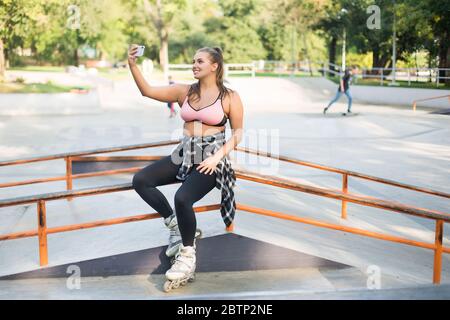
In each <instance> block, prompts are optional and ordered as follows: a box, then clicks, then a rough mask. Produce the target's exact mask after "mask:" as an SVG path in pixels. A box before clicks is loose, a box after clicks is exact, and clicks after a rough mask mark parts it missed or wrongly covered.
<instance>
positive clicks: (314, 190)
mask: <svg viewBox="0 0 450 320" xmlns="http://www.w3.org/2000/svg"><path fill="white" fill-rule="evenodd" d="M178 142H179V140H178V141H163V142H158V143H151V144H145V145H134V146H124V147H116V148H105V149H96V150H89V151H84V152H76V153H66V154H58V155H51V156H44V157H35V158H28V159H19V160H11V161H3V162H0V166H7V165H16V164H23V163H30V162H37V161H46V160H54V159H66V164H67V163H70V165H66V170H67V173H66V176H64V177H55V178H46V179H34V180H28V181H24V182H20V183H19V182H14V183H3V184H1V185H0V187H7V186H17V185H24V184H30V183H40V182H48V181H57V180H64V179H66V181H69V179H70V181H72V179H75V178H83V177H92V176H100V175H106V174H115V173H123V172H136V171H138V170H140V169H141V168H140V167H133V168H126V169H117V170H107V171H100V172H95V173H87V174H77V175H72V166H71V163H72V162H73V161H124V160H130V161H131V160H146V161H147V160H157V159H160V158H161V156H126V157H100V156H96V157H85V156H86V155H92V154H96V153H104V152H116V151H125V150H132V149H139V148H149V147H158V146H165V145H170V144H175V143H178ZM236 150H237V151H242V152H247V153H253V154H257V155H260V156H266V157H270V158H274V159H277V160H281V161H286V162H290V163H294V164H297V165H303V166H308V167H313V168H316V169H320V170H326V171H329V172H335V173H339V174H342V175H343V184H342V191H338V190H332V189H326V188H318V187H313V186H309V185H304V184H300V183H297V182H295V181H292V180H289V179H281V178H278V177H273V176H264V175H261V174H257V173H252V172H249V171H243V170H236V177H237V178H238V179H243V180H248V181H253V182H256V183H263V184H267V185H271V186H275V187H281V188H287V189H291V190H296V191H300V192H305V193H309V194H314V195H317V196H321V197H327V198H332V199H336V200H338V201H341V202H342V209H341V217H342V218H344V219H345V218H346V217H347V211H346V204H347V202H352V203H356V204H359V205H363V206H368V207H375V208H380V209H384V210H388V211H394V212H398V213H402V214H408V215H414V216H418V217H422V218H427V219H432V220H435V222H436V229H435V242H434V243H426V242H421V241H416V240H411V239H406V238H401V237H397V236H392V235H388V234H382V233H376V232H371V231H367V230H363V229H357V228H352V227H346V226H342V225H336V224H332V223H327V222H323V221H319V220H314V219H306V218H300V217H297V216H294V215H288V214H286V213H281V212H275V211H270V210H266V209H263V208H257V207H252V206H248V205H244V204H241V203H237V204H236V206H237V209H238V210H242V211H246V212H250V213H255V214H260V215H265V216H270V217H274V218H279V219H284V220H290V221H295V222H300V223H305V224H310V225H314V226H317V227H322V228H328V229H333V230H339V231H345V232H349V233H353V234H358V235H362V236H366V237H371V238H376V239H382V240H386V241H392V242H397V243H402V244H406V245H411V246H416V247H421V248H425V249H431V250H434V265H433V283H435V284H438V283H440V280H441V270H442V254H443V253H450V248H448V247H445V246H444V245H443V232H444V222H450V215H449V214H447V213H443V212H439V211H435V210H429V209H423V208H416V207H413V206H409V205H405V204H401V203H397V202H392V201H387V200H382V199H378V198H373V197H368V196H363V195H356V194H352V193H349V192H348V177H349V176H353V177H357V178H362V179H366V180H371V181H374V182H378V183H384V184H389V185H393V186H397V187H401V188H406V189H409V190H412V191H415V192H423V193H428V194H431V195H435V196H439V197H444V198H450V195H449V194H447V193H444V192H440V191H435V190H431V189H426V188H419V187H416V186H411V185H407V184H403V183H399V182H396V181H392V180H386V179H382V178H378V177H373V176H369V175H365V174H361V173H357V172H352V171H347V170H342V169H338V168H332V167H327V166H324V165H320V164H315V163H311V162H306V161H301V160H297V159H293V158H288V157H283V156H277V155H272V154H270V153H265V152H261V151H257V150H250V149H245V148H239V147H238V148H236ZM67 189H68V190H66V191H61V192H54V193H47V194H40V195H34V196H25V197H19V198H12V199H4V200H0V208H1V207H9V206H16V205H23V204H29V203H36V204H37V214H38V228H37V230H29V231H23V232H17V233H11V234H7V235H2V236H0V241H1V240H12V239H19V238H25V237H34V236H37V237H38V239H39V256H40V265H41V266H44V265H47V264H48V245H47V235H48V234H52V233H59V232H67V231H73V230H79V229H86V228H93V227H101V226H108V225H113V224H120V223H127V222H134V221H142V220H147V219H155V218H160V215H159V214H158V213H150V214H141V215H135V216H129V217H123V218H115V219H109V220H100V221H93V222H88V223H83V224H75V225H66V226H59V227H53V228H47V223H46V205H45V204H46V202H47V201H53V200H58V199H67V200H70V199H72V198H75V197H82V196H92V195H97V194H104V193H110V192H121V191H126V190H130V189H132V186H131V183H125V184H120V185H113V186H106V187H97V188H87V189H79V190H72V183H71V182H70V183H69V182H67ZM217 209H219V204H213V205H207V206H200V207H196V208H195V209H194V210H195V211H196V212H205V211H211V210H217ZM232 230H233V225H231V226H230V227H229V228H227V231H232Z"/></svg>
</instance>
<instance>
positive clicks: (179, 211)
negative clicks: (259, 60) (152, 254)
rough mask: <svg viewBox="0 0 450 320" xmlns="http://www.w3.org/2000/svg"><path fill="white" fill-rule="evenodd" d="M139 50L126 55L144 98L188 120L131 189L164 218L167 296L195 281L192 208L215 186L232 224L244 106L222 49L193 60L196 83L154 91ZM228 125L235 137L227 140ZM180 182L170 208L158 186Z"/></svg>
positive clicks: (201, 53)
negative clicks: (231, 84)
mask: <svg viewBox="0 0 450 320" xmlns="http://www.w3.org/2000/svg"><path fill="white" fill-rule="evenodd" d="M136 51H137V45H133V46H132V47H131V48H130V50H129V54H128V63H129V66H130V70H131V73H132V75H133V78H134V80H135V82H136V85H137V86H138V88H139V90H140V92H141V94H142V95H143V96H146V97H149V98H151V99H155V100H158V101H162V102H178V105H179V106H180V108H181V109H180V115H181V118H182V119H183V120H184V121H185V123H184V126H183V138H182V141H181V143H180V144H179V145H178V146H177V147H176V148H175V149H174V150H173V151H172V152H171V154H170V155H168V156H166V157H164V158H162V159H160V160H158V161H156V162H154V163H152V164H150V165H148V166H146V167H144V168H143V169H141V170H140V171H139V172H137V173H136V174H135V175H134V177H133V188H134V190H135V191H136V192H137V193H138V194H139V195H140V196H141V198H142V199H143V200H144V201H145V202H147V203H148V204H149V205H150V206H151V207H152V208H153V209H155V210H156V211H157V212H158V213H159V214H160V215H161V216H162V217H163V218H164V223H165V225H166V226H167V227H168V228H169V230H170V236H169V246H168V248H167V251H166V254H167V255H168V256H170V257H173V256H175V258H174V261H173V265H172V267H171V268H170V269H169V270H168V271H167V272H166V278H167V282H166V283H165V285H164V289H165V290H166V291H169V290H170V289H172V288H177V287H178V286H179V285H184V284H186V283H187V281H190V280H193V279H194V273H195V268H196V245H195V238H196V233H197V227H196V226H197V222H196V218H195V213H194V210H193V205H194V203H195V202H197V201H199V200H200V199H202V198H203V197H204V196H205V195H206V194H207V193H209V192H210V191H211V190H212V189H214V187H216V188H218V189H219V190H220V191H221V206H220V212H221V215H222V218H223V221H224V223H225V225H226V226H229V225H231V223H232V221H233V218H234V214H235V210H236V204H235V200H234V192H233V188H234V185H235V181H236V177H235V173H234V170H233V168H232V166H231V162H230V160H229V156H228V154H229V152H230V151H231V150H233V149H234V148H235V147H236V146H237V145H238V144H239V142H240V141H241V140H242V124H243V106H242V102H241V99H240V97H239V94H238V93H237V92H236V91H234V90H231V89H229V88H226V87H225V86H224V84H223V73H224V64H223V55H222V51H221V49H220V48H217V47H216V48H209V47H204V48H201V49H199V50H197V52H196V54H195V56H194V59H193V61H192V63H193V66H192V71H193V74H194V78H195V79H197V80H198V81H197V82H195V83H192V84H190V85H187V84H178V83H176V84H172V85H169V86H159V87H155V86H150V85H149V84H148V83H147V82H146V81H145V79H144V77H143V76H142V74H141V72H140V71H139V69H138V67H137V65H136V56H135V54H136ZM228 120H230V126H231V129H232V135H231V137H230V139H228V141H227V140H226V139H225V125H226V123H227V122H228ZM174 182H182V184H181V186H180V188H179V189H178V190H177V192H176V194H175V199H174V203H175V208H173V209H172V208H171V206H170V205H169V202H168V201H167V199H166V197H165V196H164V195H163V194H162V193H161V192H160V191H159V190H158V189H157V187H158V186H162V185H167V184H171V183H174Z"/></svg>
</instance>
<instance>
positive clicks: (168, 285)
mask: <svg viewBox="0 0 450 320" xmlns="http://www.w3.org/2000/svg"><path fill="white" fill-rule="evenodd" d="M170 290H172V282H171V281H169V280H167V281H166V282H164V291H165V292H170Z"/></svg>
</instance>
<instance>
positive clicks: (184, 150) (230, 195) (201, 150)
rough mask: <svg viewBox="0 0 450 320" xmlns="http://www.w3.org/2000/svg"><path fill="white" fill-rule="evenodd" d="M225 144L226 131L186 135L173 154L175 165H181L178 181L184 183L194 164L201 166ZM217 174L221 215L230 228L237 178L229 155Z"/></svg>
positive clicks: (217, 170)
mask: <svg viewBox="0 0 450 320" xmlns="http://www.w3.org/2000/svg"><path fill="white" fill-rule="evenodd" d="M225 143H226V140H225V131H221V132H218V133H216V134H213V135H209V136H203V137H202V136H192V137H190V136H187V135H184V136H183V139H182V141H181V143H180V144H179V145H178V146H177V147H176V148H175V149H174V150H173V151H172V153H171V158H172V161H173V163H175V164H181V166H180V169H179V170H178V174H177V176H176V177H177V179H179V180H181V181H184V180H185V179H186V177H187V176H188V175H189V173H190V172H191V170H192V168H193V166H194V164H200V162H202V161H203V160H204V159H206V158H208V157H209V156H211V155H213V154H215V153H216V152H217V151H218V150H219V149H220V148H221V147H222V146H223V145H224V144H225ZM215 174H216V188H217V189H219V190H220V191H221V194H222V199H221V204H220V213H221V215H222V219H223V222H224V223H225V225H226V226H227V227H228V226H230V225H231V223H232V222H233V219H234V214H235V212H236V202H235V199H234V191H233V188H234V186H235V183H236V176H235V173H234V170H233V168H232V166H231V162H230V159H229V157H228V155H227V156H225V157H223V158H222V159H221V160H220V161H219V163H218V164H217V167H216V170H215Z"/></svg>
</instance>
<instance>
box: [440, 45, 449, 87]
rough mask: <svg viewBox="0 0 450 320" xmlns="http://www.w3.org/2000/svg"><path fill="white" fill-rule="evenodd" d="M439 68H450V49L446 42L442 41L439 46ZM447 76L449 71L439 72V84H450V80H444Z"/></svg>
mask: <svg viewBox="0 0 450 320" xmlns="http://www.w3.org/2000/svg"><path fill="white" fill-rule="evenodd" d="M439 68H440V69H444V68H450V47H449V46H448V44H446V43H445V41H442V42H441V45H440V46H439ZM447 74H448V72H447V70H439V77H440V78H439V83H450V79H442V78H445V77H446V75H447Z"/></svg>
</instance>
